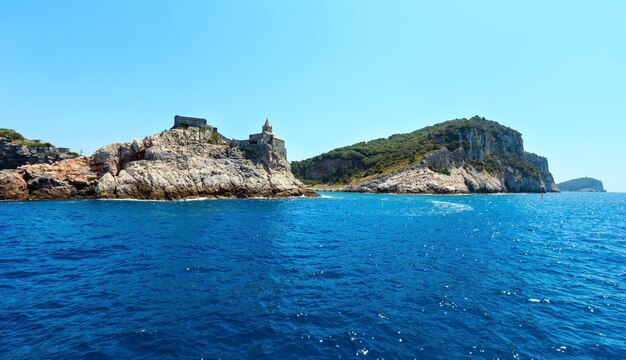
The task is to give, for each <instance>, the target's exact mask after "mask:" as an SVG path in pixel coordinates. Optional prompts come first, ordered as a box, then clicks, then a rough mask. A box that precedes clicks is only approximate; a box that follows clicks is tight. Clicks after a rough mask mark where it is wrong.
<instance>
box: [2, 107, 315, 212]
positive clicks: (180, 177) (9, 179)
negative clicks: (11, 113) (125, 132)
mask: <svg viewBox="0 0 626 360" xmlns="http://www.w3.org/2000/svg"><path fill="white" fill-rule="evenodd" d="M303 195H305V196H315V195H316V194H315V193H314V192H313V191H311V190H308V189H307V188H306V187H305V186H304V185H303V184H302V183H301V182H300V181H299V180H297V179H296V178H295V177H294V176H293V175H292V173H291V168H290V165H289V162H288V161H287V158H286V151H285V149H284V141H282V139H280V138H279V137H278V136H276V135H274V134H273V133H272V128H271V126H270V125H269V122H266V124H265V126H263V131H262V133H260V134H254V135H251V136H250V140H244V141H237V140H229V139H227V138H225V137H224V136H222V135H221V134H220V133H218V132H217V128H214V127H212V126H210V125H206V120H204V119H196V118H184V117H178V116H177V117H176V122H175V125H174V127H173V128H172V129H170V130H166V131H162V132H160V133H158V134H154V135H150V136H148V137H146V138H144V139H142V140H140V139H136V140H134V141H132V142H126V143H114V144H110V145H107V146H104V147H102V148H100V149H98V150H97V151H96V152H94V153H93V154H92V155H91V156H80V157H77V158H73V159H67V160H62V161H57V162H54V163H52V164H27V165H23V166H20V167H18V168H17V169H12V170H1V171H0V199H3V200H7V199H14V200H26V199H66V198H99V199H155V200H176V199H187V198H204V197H207V198H211V197H291V196H303Z"/></svg>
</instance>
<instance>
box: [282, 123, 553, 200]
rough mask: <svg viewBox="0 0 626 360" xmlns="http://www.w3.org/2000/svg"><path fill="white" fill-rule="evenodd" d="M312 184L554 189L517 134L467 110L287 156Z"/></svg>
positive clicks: (404, 189)
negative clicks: (406, 129) (299, 157)
mask: <svg viewBox="0 0 626 360" xmlns="http://www.w3.org/2000/svg"><path fill="white" fill-rule="evenodd" d="M292 171H293V173H294V174H295V175H296V176H297V177H298V178H299V179H300V180H302V181H303V182H305V183H307V184H309V185H316V187H317V188H325V187H333V188H336V189H340V190H343V191H355V192H374V193H436V194H458V193H500V192H515V193H518V192H537V193H541V192H556V191H558V188H557V186H556V184H555V183H554V179H553V177H552V174H550V171H549V169H548V161H547V159H546V158H544V157H541V156H539V155H536V154H533V153H529V152H526V151H525V150H524V145H523V141H522V135H521V134H520V133H519V132H517V131H515V130H513V129H510V128H508V127H505V126H502V125H500V124H499V123H497V122H495V121H489V120H486V119H485V118H483V117H479V116H474V117H472V118H470V119H466V118H463V119H455V120H451V121H446V122H443V123H440V124H437V125H433V126H429V127H425V128H423V129H420V130H417V131H414V132H411V133H408V134H396V135H391V136H389V137H388V138H381V139H376V140H372V141H367V142H360V143H357V144H354V145H351V146H346V147H342V148H338V149H334V150H331V151H329V152H327V153H324V154H321V155H319V156H316V157H313V158H310V159H306V160H303V161H295V162H293V163H292Z"/></svg>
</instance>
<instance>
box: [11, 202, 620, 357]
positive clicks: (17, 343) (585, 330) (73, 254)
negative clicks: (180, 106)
mask: <svg viewBox="0 0 626 360" xmlns="http://www.w3.org/2000/svg"><path fill="white" fill-rule="evenodd" d="M0 358H1V359H572V358H576V359H626V194H618V193H595V194H584V193H562V194H556V193H554V194H553V193H550V194H545V195H543V196H542V195H541V194H517V195H514V194H507V195H464V196H463V195H388V194H352V193H339V192H337V193H331V192H327V193H322V197H321V198H291V199H219V200H198V201H110V200H68V201H26V202H0Z"/></svg>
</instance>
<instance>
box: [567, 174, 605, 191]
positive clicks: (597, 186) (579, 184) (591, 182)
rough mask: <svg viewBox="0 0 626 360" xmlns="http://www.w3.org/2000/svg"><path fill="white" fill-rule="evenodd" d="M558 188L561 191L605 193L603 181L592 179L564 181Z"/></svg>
mask: <svg viewBox="0 0 626 360" xmlns="http://www.w3.org/2000/svg"><path fill="white" fill-rule="evenodd" d="M557 186H558V188H559V190H561V191H586V192H589V191H594V192H605V190H604V185H603V184H602V181H600V180H598V179H594V178H590V177H584V178H579V179H573V180H568V181H564V182H562V183H560V184H558V185H557Z"/></svg>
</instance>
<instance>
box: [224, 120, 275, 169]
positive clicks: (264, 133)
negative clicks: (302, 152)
mask: <svg viewBox="0 0 626 360" xmlns="http://www.w3.org/2000/svg"><path fill="white" fill-rule="evenodd" d="M233 145H234V146H237V147H239V148H241V149H243V150H256V149H258V148H262V147H263V146H270V147H271V148H272V151H273V152H275V153H276V154H277V155H279V156H280V157H282V158H284V159H287V150H286V149H285V140H283V139H281V138H280V137H279V136H278V135H276V134H274V133H273V132H272V125H271V124H270V120H269V119H265V124H264V125H263V127H262V128H261V133H259V134H252V135H250V136H249V137H248V140H233Z"/></svg>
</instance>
